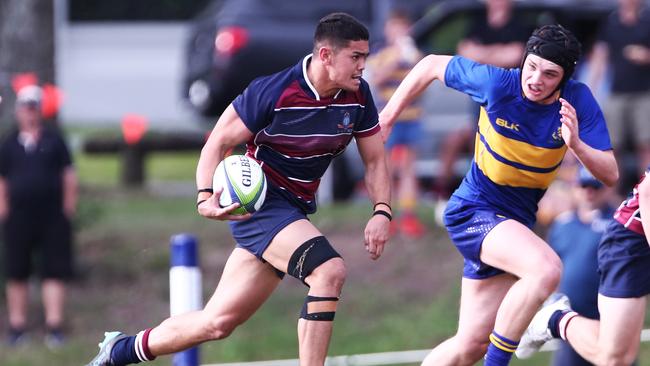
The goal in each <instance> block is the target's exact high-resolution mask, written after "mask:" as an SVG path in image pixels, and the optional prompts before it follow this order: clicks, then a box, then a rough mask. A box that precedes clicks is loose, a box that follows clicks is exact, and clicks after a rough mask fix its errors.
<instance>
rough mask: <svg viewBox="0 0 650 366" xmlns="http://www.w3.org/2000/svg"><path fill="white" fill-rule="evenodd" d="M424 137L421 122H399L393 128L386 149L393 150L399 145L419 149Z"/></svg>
mask: <svg viewBox="0 0 650 366" xmlns="http://www.w3.org/2000/svg"><path fill="white" fill-rule="evenodd" d="M421 137H422V125H421V123H420V122H398V123H395V125H394V126H393V130H392V131H391V133H390V137H388V141H386V149H391V148H393V147H395V146H397V145H405V146H409V147H413V148H415V147H417V146H418V145H419V144H420V141H421Z"/></svg>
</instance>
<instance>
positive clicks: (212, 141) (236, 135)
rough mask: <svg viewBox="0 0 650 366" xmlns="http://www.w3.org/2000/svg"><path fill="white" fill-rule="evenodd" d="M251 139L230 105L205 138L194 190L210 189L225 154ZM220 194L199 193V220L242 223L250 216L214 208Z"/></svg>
mask: <svg viewBox="0 0 650 366" xmlns="http://www.w3.org/2000/svg"><path fill="white" fill-rule="evenodd" d="M252 136H253V133H252V132H251V131H250V130H249V129H248V128H247V127H246V125H245V124H244V121H242V120H241V118H240V117H239V115H238V114H237V111H235V108H234V107H233V106H232V104H231V105H229V106H228V108H226V110H225V111H224V112H223V114H221V116H220V117H219V120H218V121H217V123H216V125H215V126H214V129H212V133H210V136H209V137H208V140H207V141H206V143H205V145H204V146H203V149H201V156H200V157H199V162H198V164H197V167H196V187H197V190H202V189H205V188H212V178H213V176H214V171H215V169H216V168H217V165H218V164H219V162H221V160H223V158H224V157H225V155H226V153H227V152H228V151H230V150H231V149H232V148H234V147H235V146H237V145H239V144H242V143H244V142H245V141H247V140H248V139H250V138H251V137H252ZM219 194H220V192H215V194H214V195H213V194H211V193H209V192H199V193H198V197H197V202H201V201H203V200H205V201H204V202H202V203H200V204H198V205H197V209H198V211H199V213H200V214H201V215H202V216H205V217H208V218H211V219H216V220H244V219H246V218H248V216H250V215H243V216H234V215H230V212H231V211H232V210H234V209H235V208H237V207H238V206H237V204H233V205H231V206H228V207H226V208H220V207H219V205H218V204H217V202H218V198H219Z"/></svg>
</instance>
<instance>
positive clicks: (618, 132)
mask: <svg viewBox="0 0 650 366" xmlns="http://www.w3.org/2000/svg"><path fill="white" fill-rule="evenodd" d="M608 65H609V72H610V73H611V76H612V86H611V95H610V96H609V98H608V100H607V103H605V105H604V108H603V110H604V112H605V117H606V119H607V127H608V129H609V132H610V136H611V138H612V145H613V146H614V150H615V151H617V153H620V151H621V149H622V148H623V147H625V146H624V145H625V141H626V139H631V141H632V142H633V143H634V146H635V151H636V158H637V169H636V170H635V171H634V172H630V174H628V175H629V176H630V177H633V178H634V180H632V182H630V183H631V184H634V183H633V182H636V177H638V174H639V172H641V171H642V170H643V169H644V168H645V167H646V166H648V165H649V164H650V123H648V115H650V9H649V8H648V7H645V6H644V5H643V1H641V0H619V7H618V9H617V10H616V11H614V12H613V13H612V14H611V15H610V16H609V18H608V19H607V21H606V23H605V25H604V28H603V29H602V30H601V34H600V36H599V41H598V42H597V43H596V45H595V46H594V50H593V53H592V55H591V73H590V77H589V80H588V83H589V85H590V86H591V87H592V90H595V89H594V87H596V86H598V85H599V84H600V82H601V81H602V79H603V78H604V75H605V71H606V70H607V67H608ZM621 167H624V165H621ZM622 176H625V175H622ZM628 181H629V179H628ZM621 183H626V182H625V181H622V182H621ZM631 184H630V185H631ZM629 188H630V186H622V187H621V191H622V192H623V193H625V192H627V191H628V190H629Z"/></svg>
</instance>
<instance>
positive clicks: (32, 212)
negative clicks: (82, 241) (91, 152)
mask: <svg viewBox="0 0 650 366" xmlns="http://www.w3.org/2000/svg"><path fill="white" fill-rule="evenodd" d="M41 101H42V90H41V89H40V88H39V87H37V86H26V87H23V88H22V89H20V90H19V91H18V94H17V97H16V106H15V116H16V120H17V126H16V127H17V128H16V129H15V130H14V131H12V132H10V133H9V135H8V137H7V138H6V139H4V141H3V142H2V144H1V145H0V221H1V222H2V224H3V226H4V227H3V229H4V230H3V235H4V237H3V242H4V250H5V251H4V259H5V263H4V270H5V272H6V273H5V274H6V279H7V283H6V295H7V309H8V313H9V314H8V315H9V331H8V343H9V344H10V345H17V344H18V343H21V342H22V341H24V340H25V332H26V330H27V326H28V323H27V309H28V303H29V302H28V279H29V276H30V275H31V274H32V263H33V262H34V259H37V261H36V263H38V272H39V274H40V276H41V278H42V284H41V291H42V293H41V295H42V300H43V306H44V310H45V326H46V338H45V340H46V344H47V345H48V346H50V347H56V346H59V345H61V344H62V343H63V341H64V338H63V329H62V328H63V323H64V302H65V282H64V280H66V279H68V278H70V277H71V276H72V273H73V266H72V254H73V250H72V242H71V235H72V234H71V227H70V219H71V218H72V216H73V215H74V213H75V206H76V200H77V178H76V174H75V171H74V169H73V166H72V161H71V157H70V153H69V151H68V148H67V146H66V144H65V142H64V140H63V138H62V136H61V135H60V133H59V131H58V130H57V129H55V128H52V127H48V126H45V125H44V124H43V122H42V118H41ZM35 254H38V257H37V258H35Z"/></svg>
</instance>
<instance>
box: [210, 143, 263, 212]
mask: <svg viewBox="0 0 650 366" xmlns="http://www.w3.org/2000/svg"><path fill="white" fill-rule="evenodd" d="M212 186H213V187H214V188H215V189H217V188H218V187H223V191H222V192H221V196H220V197H219V206H221V207H226V206H229V205H231V204H233V203H239V205H240V206H239V207H238V208H237V209H235V210H234V211H233V212H232V213H233V214H234V215H245V214H246V213H253V212H255V211H257V210H259V209H260V207H262V204H263V203H264V198H266V177H265V176H264V172H263V171H262V167H261V166H260V165H259V164H258V163H257V162H256V161H255V160H253V159H250V158H248V157H246V156H244V155H231V156H229V157H227V158H225V159H223V160H222V161H221V163H219V165H218V166H217V170H216V171H215V172H214V179H213V182H212Z"/></svg>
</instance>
